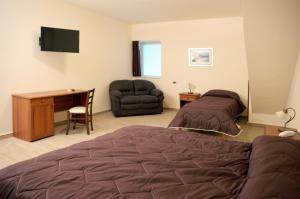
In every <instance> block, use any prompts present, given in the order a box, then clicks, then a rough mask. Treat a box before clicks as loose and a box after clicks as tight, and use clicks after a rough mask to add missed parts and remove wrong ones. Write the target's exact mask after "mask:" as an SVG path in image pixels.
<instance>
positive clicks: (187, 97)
mask: <svg viewBox="0 0 300 199" xmlns="http://www.w3.org/2000/svg"><path fill="white" fill-rule="evenodd" d="M200 97H201V95H200V93H179V100H180V108H181V107H183V106H184V105H185V104H187V103H189V102H192V101H195V100H197V99H199V98H200Z"/></svg>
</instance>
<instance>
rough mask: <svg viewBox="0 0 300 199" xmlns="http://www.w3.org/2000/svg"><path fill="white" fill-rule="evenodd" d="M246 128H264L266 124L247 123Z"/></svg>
mask: <svg viewBox="0 0 300 199" xmlns="http://www.w3.org/2000/svg"><path fill="white" fill-rule="evenodd" d="M247 125H248V126H253V127H261V128H264V127H265V126H266V124H257V123H251V122H247Z"/></svg>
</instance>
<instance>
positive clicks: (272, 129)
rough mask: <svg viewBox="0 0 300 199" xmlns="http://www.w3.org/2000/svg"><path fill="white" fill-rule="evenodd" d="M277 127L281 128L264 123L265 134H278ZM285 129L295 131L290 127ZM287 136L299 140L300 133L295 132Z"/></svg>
mask: <svg viewBox="0 0 300 199" xmlns="http://www.w3.org/2000/svg"><path fill="white" fill-rule="evenodd" d="M279 128H282V127H279V126H269V125H266V126H265V135H272V136H278V135H279V133H280V131H279ZM287 130H289V131H297V129H292V128H288V129H287ZM288 138H291V139H294V140H299V141H300V134H299V133H297V134H296V135H294V136H291V137H288Z"/></svg>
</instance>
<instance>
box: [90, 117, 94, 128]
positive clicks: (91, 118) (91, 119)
mask: <svg viewBox="0 0 300 199" xmlns="http://www.w3.org/2000/svg"><path fill="white" fill-rule="evenodd" d="M90 122H91V130H92V131H93V130H94V126H93V115H92V114H91V115H90Z"/></svg>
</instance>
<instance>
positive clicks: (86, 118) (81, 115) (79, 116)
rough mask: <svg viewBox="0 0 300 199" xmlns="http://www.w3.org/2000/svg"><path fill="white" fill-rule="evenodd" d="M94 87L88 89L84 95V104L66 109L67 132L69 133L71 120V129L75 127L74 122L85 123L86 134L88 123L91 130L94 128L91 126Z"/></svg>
mask: <svg viewBox="0 0 300 199" xmlns="http://www.w3.org/2000/svg"><path fill="white" fill-rule="evenodd" d="M94 93H95V89H92V90H89V91H88V93H87V97H86V103H85V106H76V107H73V108H71V109H69V110H68V113H67V120H68V125H67V132H66V135H68V134H69V130H70V125H71V122H74V125H73V129H75V128H76V123H77V122H81V123H83V122H84V124H85V126H86V130H87V134H88V135H89V134H90V128H89V125H90V124H91V130H92V131H93V130H94V127H93V99H94Z"/></svg>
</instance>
